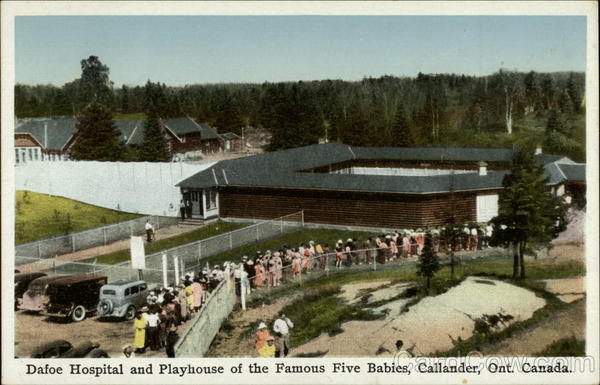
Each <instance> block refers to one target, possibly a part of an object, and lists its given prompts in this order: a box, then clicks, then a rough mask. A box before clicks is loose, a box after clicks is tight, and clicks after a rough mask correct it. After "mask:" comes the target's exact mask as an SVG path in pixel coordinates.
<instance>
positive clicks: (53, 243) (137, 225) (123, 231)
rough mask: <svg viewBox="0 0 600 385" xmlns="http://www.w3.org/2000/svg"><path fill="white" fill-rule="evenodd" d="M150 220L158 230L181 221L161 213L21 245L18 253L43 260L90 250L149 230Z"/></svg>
mask: <svg viewBox="0 0 600 385" xmlns="http://www.w3.org/2000/svg"><path fill="white" fill-rule="evenodd" d="M147 220H149V221H150V222H151V223H152V225H153V226H154V228H155V229H157V230H158V229H160V228H161V227H165V226H171V225H175V224H177V223H179V218H178V217H163V216H158V215H153V216H145V217H140V218H137V219H132V220H129V221H125V222H119V223H115V224H112V225H107V226H102V227H96V228H93V229H89V230H83V231H79V232H75V233H71V234H66V235H60V236H57V237H52V238H45V239H41V240H39V241H34V242H29V243H24V244H21V245H17V246H16V247H15V255H17V256H22V257H35V258H38V259H43V258H51V257H55V256H57V255H63V254H69V253H74V252H76V251H78V250H84V249H89V248H92V247H97V246H104V245H107V244H110V243H113V242H116V241H120V240H123V239H127V238H129V237H131V236H132V235H141V234H144V233H145V231H146V230H145V225H146V221H147Z"/></svg>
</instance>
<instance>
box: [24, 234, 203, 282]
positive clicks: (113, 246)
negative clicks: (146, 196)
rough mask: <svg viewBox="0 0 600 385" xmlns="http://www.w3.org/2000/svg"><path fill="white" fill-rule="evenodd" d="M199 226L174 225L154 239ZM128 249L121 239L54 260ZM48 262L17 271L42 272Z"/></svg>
mask: <svg viewBox="0 0 600 385" xmlns="http://www.w3.org/2000/svg"><path fill="white" fill-rule="evenodd" d="M199 228H200V227H199V226H190V225H174V226H169V227H164V228H161V229H159V230H156V232H155V239H156V240H157V241H159V240H161V239H166V238H171V237H174V236H176V235H180V234H184V233H188V232H190V231H194V230H197V229H199ZM127 249H129V239H122V240H120V241H117V242H113V243H110V244H108V245H106V246H98V247H93V248H90V249H84V250H79V251H76V252H74V253H69V254H63V255H59V256H58V257H56V258H54V259H55V260H57V261H70V262H72V261H78V260H81V259H86V258H93V257H97V256H99V255H103V254H108V253H113V252H115V251H120V250H127ZM49 261H52V259H45V260H44V263H43V264H39V263H27V264H23V265H19V266H18V269H19V271H21V273H30V272H35V271H39V270H44V269H47V268H48V263H49Z"/></svg>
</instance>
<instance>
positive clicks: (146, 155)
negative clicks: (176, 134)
mask: <svg viewBox="0 0 600 385" xmlns="http://www.w3.org/2000/svg"><path fill="white" fill-rule="evenodd" d="M141 158H142V160H144V161H147V162H166V161H168V160H169V154H168V151H167V143H166V139H165V136H164V132H163V129H162V125H161V124H160V120H159V119H158V114H157V113H156V109H154V108H153V107H152V106H150V110H149V113H148V119H147V120H146V122H145V124H144V143H143V146H142V150H141Z"/></svg>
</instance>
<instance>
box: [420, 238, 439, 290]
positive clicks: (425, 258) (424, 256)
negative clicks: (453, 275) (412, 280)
mask: <svg viewBox="0 0 600 385" xmlns="http://www.w3.org/2000/svg"><path fill="white" fill-rule="evenodd" d="M417 269H418V270H417V274H418V275H421V276H423V277H426V278H427V293H428V294H429V288H430V287H431V277H433V275H434V274H435V272H436V271H438V270H439V269H440V263H439V260H438V256H437V254H436V253H435V251H434V250H433V239H432V237H431V234H429V233H427V234H425V242H424V244H423V251H422V253H421V255H420V256H419V263H418V264H417Z"/></svg>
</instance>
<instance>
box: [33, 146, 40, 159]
mask: <svg viewBox="0 0 600 385" xmlns="http://www.w3.org/2000/svg"><path fill="white" fill-rule="evenodd" d="M39 152H40V149H39V148H36V149H35V151H34V152H33V155H34V156H35V160H38V154H39Z"/></svg>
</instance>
